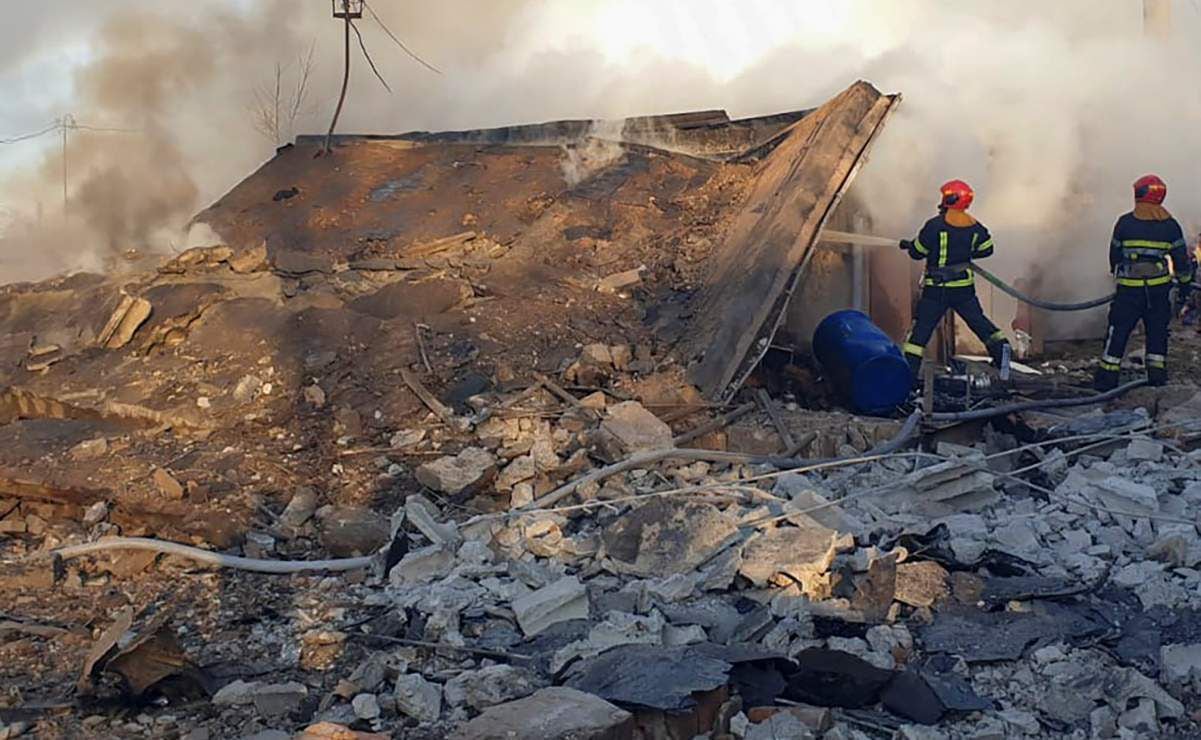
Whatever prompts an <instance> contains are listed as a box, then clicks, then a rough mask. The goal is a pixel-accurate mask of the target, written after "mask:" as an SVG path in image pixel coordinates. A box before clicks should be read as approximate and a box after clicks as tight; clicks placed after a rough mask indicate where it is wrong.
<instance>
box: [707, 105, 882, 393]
mask: <svg viewBox="0 0 1201 740" xmlns="http://www.w3.org/2000/svg"><path fill="white" fill-rule="evenodd" d="M898 100H899V98H898V97H896V96H886V95H882V94H880V92H879V91H877V90H876V89H875V88H874V87H872V86H871V85H870V84H868V83H866V82H858V83H856V84H854V85H852V86H851V87H850V88H848V89H847V90H846V91H844V92H843V93H842V94H840V95H839V96H838V97H836V98H834V99H833V100H831V101H830V102H828V103H826V104H825V105H824V106H822V107H821V108H819V109H817V110H816V111H815V112H813V113H812V114H810V115H808V116H806V117H804V118H802V119H801V120H800V121H798V122H797V123H795V124H793V125H792V126H791V127H790V129H789V130H788V133H787V135H786V136H785V137H784V138H783V140H782V141H781V142H780V144H779V145H778V146H777V147H776V148H775V150H774V151H773V152H772V153H771V154H770V155H769V156H768V157H767V158H766V159H765V160H764V161H763V162H762V163H761V164H760V165H759V168H758V172H757V175H756V178H755V181H754V183H753V185H752V186H751V192H750V194H749V197H748V198H747V199H746V201H745V203H744V204H743V206H742V209H741V210H740V212H739V213H738V215H737V216H736V217H735V220H734V223H733V224H732V225H731V227H730V229H729V231H728V232H727V234H726V237H725V239H724V240H723V242H722V244H721V245H720V246H719V247H718V249H717V251H716V253H715V254H714V256H713V258H712V260H713V267H712V270H711V272H710V273H709V275H708V276H707V279H706V283H705V286H704V287H703V289H702V290H701V292H700V294H699V296H698V298H697V300H696V301H695V302H694V303H693V311H692V313H693V315H694V316H695V318H694V319H693V321H692V322H691V325H690V326H689V328H688V331H687V333H686V337H688V338H687V339H686V340H685V343H684V346H683V349H684V352H685V354H686V356H687V357H686V359H687V360H689V361H691V360H693V359H695V358H698V357H699V358H701V360H700V362H699V363H697V364H695V365H694V366H693V367H692V368H691V369H690V376H691V379H692V381H693V382H694V383H696V384H697V385H698V386H699V387H700V388H701V390H702V392H703V393H704V394H705V395H706V396H707V397H708V398H711V399H724V398H727V397H728V396H729V394H730V392H731V388H730V385H731V383H732V382H733V381H734V379H735V376H736V375H738V374H739V370H740V368H742V367H743V365H744V363H746V362H747V361H748V360H757V358H758V356H759V355H761V354H762V351H764V350H766V347H767V345H768V343H769V342H770V335H771V334H773V333H774V331H775V329H776V328H777V326H778V321H777V320H778V319H779V318H780V317H781V316H782V315H783V311H784V309H785V308H786V307H787V302H788V298H789V296H788V295H786V290H787V289H788V288H789V286H795V283H796V281H795V278H796V275H797V273H798V270H800V269H801V268H802V267H803V265H804V263H805V261H806V258H807V256H808V255H809V253H810V250H811V248H812V246H813V244H814V242H815V241H816V240H817V238H818V235H819V233H820V231H821V227H822V225H823V224H824V223H825V220H826V218H827V217H828V216H829V214H830V212H831V211H832V210H833V208H834V207H835V206H836V205H837V203H838V200H839V198H840V197H841V195H842V194H843V193H844V192H845V191H846V189H847V187H849V185H850V182H851V180H852V178H853V176H854V173H855V171H856V170H857V168H858V166H859V165H860V163H861V162H862V161H863V159H864V158H865V155H866V152H867V148H868V146H869V145H870V143H871V142H872V140H873V139H874V138H875V136H876V135H877V133H878V132H879V130H880V128H881V126H882V124H883V122H884V119H885V118H886V116H887V114H888V113H889V112H890V111H891V109H892V108H893V106H894V105H895V104H896V102H897V101H898ZM752 350H754V357H753V358H748V355H751V354H752ZM743 377H745V373H744V374H743ZM735 388H736V386H735Z"/></svg>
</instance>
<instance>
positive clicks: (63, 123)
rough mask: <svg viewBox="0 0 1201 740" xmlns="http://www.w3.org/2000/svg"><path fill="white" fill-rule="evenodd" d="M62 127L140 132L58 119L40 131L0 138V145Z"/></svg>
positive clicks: (32, 137) (27, 138) (99, 131)
mask: <svg viewBox="0 0 1201 740" xmlns="http://www.w3.org/2000/svg"><path fill="white" fill-rule="evenodd" d="M64 128H66V129H70V130H72V131H94V132H97V133H119V134H140V133H142V132H141V130H140V129H134V128H113V127H109V126H90V125H88V124H84V123H75V122H74V121H72V120H66V121H63V120H58V121H55V122H54V123H52V124H50V125H49V126H47V127H46V128H44V129H42V130H40V131H34V132H32V133H28V134H21V135H20V136H12V137H10V138H7V139H0V145H2V144H16V143H18V142H22V141H29V140H30V139H36V138H38V137H40V136H45V135H46V134H50V133H55V132H57V131H61V130H62V129H64Z"/></svg>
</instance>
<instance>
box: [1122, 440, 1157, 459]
mask: <svg viewBox="0 0 1201 740" xmlns="http://www.w3.org/2000/svg"><path fill="white" fill-rule="evenodd" d="M1163 449H1164V448H1163V445H1162V444H1160V443H1159V442H1156V441H1154V440H1151V439H1147V438H1145V437H1136V438H1135V439H1132V440H1130V444H1129V445H1127V447H1126V459H1127V460H1130V461H1131V462H1159V461H1160V460H1162V459H1163Z"/></svg>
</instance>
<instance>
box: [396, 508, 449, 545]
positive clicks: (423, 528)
mask: <svg viewBox="0 0 1201 740" xmlns="http://www.w3.org/2000/svg"><path fill="white" fill-rule="evenodd" d="M435 511H437V509H435V508H434V505H433V504H432V503H430V501H429V500H428V499H427V498H425V497H424V496H409V498H408V499H406V500H405V508H404V512H405V518H406V519H407V520H408V521H409V522H411V523H412V524H413V526H415V527H417V529H418V530H419V531H420V532H421V534H423V535H425V538H426V539H428V540H429V541H430V542H432V543H434V544H435V545H453V546H456V547H457V546H458V544H459V543H460V542H461V541H462V539H463V538H462V536H460V535H459V530H458V527H457V526H456V525H455V523H454V522H446V523H442V522H439V521H438V520H437V519H436V518H435V517H434V512H435Z"/></svg>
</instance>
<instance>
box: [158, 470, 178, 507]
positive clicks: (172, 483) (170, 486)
mask: <svg viewBox="0 0 1201 740" xmlns="http://www.w3.org/2000/svg"><path fill="white" fill-rule="evenodd" d="M151 481H153V483H154V485H155V487H156V488H158V492H159V493H160V494H162V496H163V497H164V498H166V499H169V500H171V501H181V500H183V494H184V491H183V485H182V484H180V482H179V481H177V480H175V477H174V476H173V475H171V474H170V473H168V472H167V471H166V470H164V469H162V468H156V469H155V471H154V475H152V476H151Z"/></svg>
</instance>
